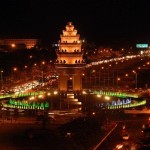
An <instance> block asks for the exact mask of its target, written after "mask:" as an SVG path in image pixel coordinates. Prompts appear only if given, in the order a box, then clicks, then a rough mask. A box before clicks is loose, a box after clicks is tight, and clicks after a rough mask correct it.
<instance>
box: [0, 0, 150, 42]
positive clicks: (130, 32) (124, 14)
mask: <svg viewBox="0 0 150 150" xmlns="http://www.w3.org/2000/svg"><path fill="white" fill-rule="evenodd" d="M69 21H71V22H73V24H74V25H75V28H76V29H77V30H78V33H79V34H80V35H81V38H82V39H85V40H87V41H89V42H95V43H96V44H99V45H100V44H103V43H108V44H109V43H112V42H114V41H120V42H121V41H128V42H133V41H143V42H145V41H150V2H149V0H76V1H75V0H1V3H0V37H3V36H7V35H9V36H15V37H17V36H18V37H19V36H24V37H29V38H30V37H31V38H43V39H46V40H48V41H50V42H51V43H52V42H57V41H58V40H59V38H60V34H61V33H62V30H63V29H64V28H65V25H66V24H67V22H69Z"/></svg>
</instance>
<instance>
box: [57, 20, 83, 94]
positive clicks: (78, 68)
mask: <svg viewBox="0 0 150 150" xmlns="http://www.w3.org/2000/svg"><path fill="white" fill-rule="evenodd" d="M62 33H63V34H61V35H60V41H59V42H58V44H59V49H58V50H57V60H56V65H55V67H56V70H57V72H58V74H59V90H60V91H67V92H69V91H80V90H82V74H83V72H84V67H85V61H84V60H83V50H82V49H81V46H82V42H81V40H80V39H79V38H80V35H79V34H77V30H76V29H75V28H74V25H73V24H72V22H68V24H67V25H66V30H63V31H62Z"/></svg>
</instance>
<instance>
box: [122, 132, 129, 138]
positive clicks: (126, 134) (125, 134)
mask: <svg viewBox="0 0 150 150" xmlns="http://www.w3.org/2000/svg"><path fill="white" fill-rule="evenodd" d="M129 138H130V135H129V133H128V132H126V133H124V134H123V135H122V139H123V140H129Z"/></svg>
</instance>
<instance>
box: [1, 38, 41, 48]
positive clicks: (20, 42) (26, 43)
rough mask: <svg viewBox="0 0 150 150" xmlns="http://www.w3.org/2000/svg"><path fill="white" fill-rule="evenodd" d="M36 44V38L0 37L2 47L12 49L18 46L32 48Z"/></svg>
mask: <svg viewBox="0 0 150 150" xmlns="http://www.w3.org/2000/svg"><path fill="white" fill-rule="evenodd" d="M37 44H38V39H19V38H18V39H15V38H11V39H6V38H5V39H0V46H1V47H2V48H4V47H8V48H13V49H19V48H27V49H31V48H34V47H35V46H36V45H37Z"/></svg>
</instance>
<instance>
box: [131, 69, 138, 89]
mask: <svg viewBox="0 0 150 150" xmlns="http://www.w3.org/2000/svg"><path fill="white" fill-rule="evenodd" d="M132 72H133V73H134V74H135V88H136V89H137V72H136V71H135V70H133V71H132Z"/></svg>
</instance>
